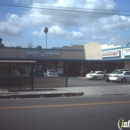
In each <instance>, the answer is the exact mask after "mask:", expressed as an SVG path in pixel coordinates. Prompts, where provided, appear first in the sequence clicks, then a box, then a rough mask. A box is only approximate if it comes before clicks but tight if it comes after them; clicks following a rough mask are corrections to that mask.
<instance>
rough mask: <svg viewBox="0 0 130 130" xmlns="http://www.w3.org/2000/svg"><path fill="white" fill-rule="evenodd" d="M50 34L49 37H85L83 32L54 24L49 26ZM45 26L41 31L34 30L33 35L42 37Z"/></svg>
mask: <svg viewBox="0 0 130 130" xmlns="http://www.w3.org/2000/svg"><path fill="white" fill-rule="evenodd" d="M48 29H49V30H48V36H49V37H59V38H63V37H64V38H68V39H78V38H82V37H84V35H83V33H81V32H76V31H66V30H64V29H63V28H61V27H59V26H52V27H50V28H48ZM43 30H44V28H42V29H41V30H40V31H39V32H38V31H33V32H32V35H33V36H35V37H41V36H43V35H44V31H43Z"/></svg>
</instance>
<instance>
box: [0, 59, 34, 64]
mask: <svg viewBox="0 0 130 130" xmlns="http://www.w3.org/2000/svg"><path fill="white" fill-rule="evenodd" d="M0 63H36V61H34V60H0Z"/></svg>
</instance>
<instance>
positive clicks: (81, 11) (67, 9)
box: [0, 2, 130, 16]
mask: <svg viewBox="0 0 130 130" xmlns="http://www.w3.org/2000/svg"><path fill="white" fill-rule="evenodd" d="M0 6H9V7H20V8H35V9H44V10H51V11H66V12H76V13H87V14H102V15H124V16H130V14H121V13H117V12H118V11H124V12H130V11H128V10H103V9H87V8H84V9H85V10H86V9H87V10H91V11H84V10H79V9H81V8H76V9H78V10H76V9H75V8H70V7H66V8H65V7H62V8H61V7H53V8H52V6H44V7H38V6H29V5H25V4H24V5H23V4H19V5H18V4H11V3H1V2H0ZM82 9H83V8H82ZM93 10H94V11H93ZM95 11H98V12H95ZM99 11H105V12H99ZM111 11H112V12H113V13H111ZM114 12H115V13H114Z"/></svg>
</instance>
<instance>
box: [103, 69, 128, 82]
mask: <svg viewBox="0 0 130 130" xmlns="http://www.w3.org/2000/svg"><path fill="white" fill-rule="evenodd" d="M122 71H130V69H115V70H114V71H113V72H112V73H106V74H105V80H106V82H110V80H109V76H110V74H113V73H114V74H115V73H118V72H122Z"/></svg>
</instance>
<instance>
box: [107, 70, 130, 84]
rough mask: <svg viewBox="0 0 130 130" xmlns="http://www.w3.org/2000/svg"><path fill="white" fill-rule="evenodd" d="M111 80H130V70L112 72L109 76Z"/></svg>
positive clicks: (123, 81)
mask: <svg viewBox="0 0 130 130" xmlns="http://www.w3.org/2000/svg"><path fill="white" fill-rule="evenodd" d="M109 80H110V81H118V82H122V83H125V82H127V81H130V71H120V72H117V73H115V74H114V73H113V74H110V76H109Z"/></svg>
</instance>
